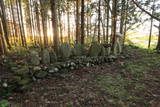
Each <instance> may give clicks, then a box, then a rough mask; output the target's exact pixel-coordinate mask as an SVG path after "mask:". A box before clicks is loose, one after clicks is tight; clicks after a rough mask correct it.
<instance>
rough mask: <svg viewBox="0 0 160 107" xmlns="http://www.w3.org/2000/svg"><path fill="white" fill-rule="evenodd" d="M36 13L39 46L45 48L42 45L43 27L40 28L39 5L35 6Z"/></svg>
mask: <svg viewBox="0 0 160 107" xmlns="http://www.w3.org/2000/svg"><path fill="white" fill-rule="evenodd" d="M35 12H36V21H37V33H38V35H39V39H38V40H39V44H40V46H41V48H43V45H42V37H41V27H40V19H39V9H38V3H37V2H36V4H35Z"/></svg>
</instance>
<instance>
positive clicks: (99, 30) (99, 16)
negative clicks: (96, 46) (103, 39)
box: [98, 0, 101, 43]
mask: <svg viewBox="0 0 160 107" xmlns="http://www.w3.org/2000/svg"><path fill="white" fill-rule="evenodd" d="M100 24H101V0H99V4H98V42H99V43H100V36H101V29H100V27H101V26H100Z"/></svg>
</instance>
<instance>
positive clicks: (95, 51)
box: [89, 42, 101, 57]
mask: <svg viewBox="0 0 160 107" xmlns="http://www.w3.org/2000/svg"><path fill="white" fill-rule="evenodd" d="M100 52H101V45H100V44H99V43H97V42H93V43H92V45H91V47H90V49H89V56H91V57H96V56H98V55H99V54H100Z"/></svg>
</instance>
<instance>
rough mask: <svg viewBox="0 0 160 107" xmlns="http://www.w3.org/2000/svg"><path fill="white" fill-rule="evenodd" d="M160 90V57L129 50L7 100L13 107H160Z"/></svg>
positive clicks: (38, 85)
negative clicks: (110, 59)
mask: <svg viewBox="0 0 160 107" xmlns="http://www.w3.org/2000/svg"><path fill="white" fill-rule="evenodd" d="M159 89H160V54H157V53H155V52H153V51H148V50H145V49H140V48H133V47H127V49H125V50H124V54H123V55H121V56H120V57H119V59H118V60H117V61H116V62H113V63H107V64H104V65H100V66H95V67H89V68H83V69H79V70H74V71H70V72H66V73H63V74H59V75H56V76H51V77H49V78H48V79H45V80H40V81H38V82H37V83H35V85H34V87H33V90H32V91H30V92H26V93H13V94H12V95H11V96H9V97H8V98H6V100H8V101H9V102H10V103H11V105H12V106H13V107H160V90H159ZM6 103H7V102H6Z"/></svg>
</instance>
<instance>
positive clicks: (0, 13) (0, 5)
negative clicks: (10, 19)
mask: <svg viewBox="0 0 160 107" xmlns="http://www.w3.org/2000/svg"><path fill="white" fill-rule="evenodd" d="M0 18H1V19H2V26H3V31H4V37H5V40H6V43H7V47H8V49H11V45H10V42H9V37H8V27H7V26H8V24H7V20H6V12H5V6H4V1H3V0H0Z"/></svg>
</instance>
